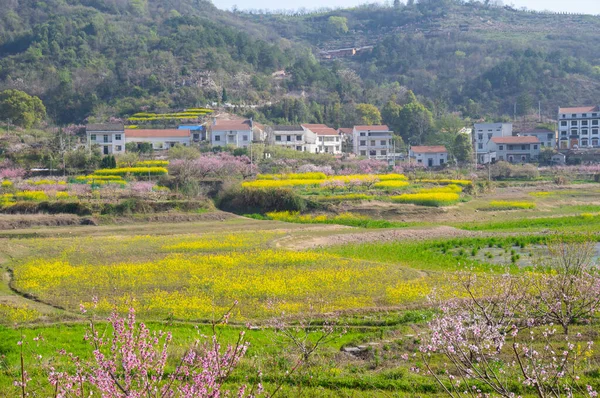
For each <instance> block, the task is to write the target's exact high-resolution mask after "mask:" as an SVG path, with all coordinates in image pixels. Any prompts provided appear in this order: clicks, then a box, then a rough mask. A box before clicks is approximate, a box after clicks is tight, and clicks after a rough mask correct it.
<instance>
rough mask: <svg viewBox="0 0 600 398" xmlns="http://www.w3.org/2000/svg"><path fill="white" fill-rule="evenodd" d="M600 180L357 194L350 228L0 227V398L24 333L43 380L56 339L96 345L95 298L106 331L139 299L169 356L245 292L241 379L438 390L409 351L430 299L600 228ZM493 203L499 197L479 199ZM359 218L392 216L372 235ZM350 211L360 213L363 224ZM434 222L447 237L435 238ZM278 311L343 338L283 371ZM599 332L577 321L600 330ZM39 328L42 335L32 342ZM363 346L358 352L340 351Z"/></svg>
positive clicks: (350, 390) (239, 221)
mask: <svg viewBox="0 0 600 398" xmlns="http://www.w3.org/2000/svg"><path fill="white" fill-rule="evenodd" d="M598 191H599V189H598V188H597V186H596V185H593V184H588V185H585V186H581V187H578V188H577V189H573V188H572V187H570V188H562V187H549V186H544V187H543V189H541V188H540V187H518V188H515V187H509V188H506V189H497V190H496V192H494V193H490V194H486V195H483V196H479V197H474V198H473V199H472V200H471V201H469V202H461V203H458V204H456V205H455V206H452V207H449V208H445V209H440V208H425V207H420V206H415V205H405V204H393V203H389V202H387V203H385V204H379V203H377V202H371V203H367V202H363V203H354V202H352V203H346V205H345V206H346V208H345V210H346V211H347V212H348V213H353V214H362V215H363V216H362V217H363V218H360V217H359V218H351V220H353V222H352V223H350V222H348V223H347V224H349V225H351V226H340V225H330V224H329V223H328V222H325V223H320V222H316V221H315V220H314V218H315V216H309V218H306V219H305V220H303V221H304V222H306V223H299V222H300V221H302V219H301V220H298V219H297V218H298V217H302V216H300V215H293V214H292V215H290V214H288V215H286V217H282V216H281V217H273V218H275V219H279V220H281V221H276V220H262V219H250V218H243V217H233V218H229V219H226V220H225V221H203V222H187V223H171V224H170V223H133V224H126V225H116V224H114V225H104V226H80V227H68V228H67V227H57V228H43V227H41V228H29V229H24V230H5V231H0V267H1V269H0V271H1V275H2V283H1V284H0V324H2V326H0V358H1V359H0V396H2V397H3V396H6V397H12V396H15V394H17V391H16V390H15V389H14V387H13V386H12V382H13V381H14V380H15V379H16V378H18V376H19V371H20V370H19V369H20V368H19V355H20V354H19V353H20V346H18V345H17V342H18V341H20V340H24V341H27V342H28V343H27V344H28V345H27V350H26V351H27V355H29V354H31V355H34V354H35V355H38V354H39V355H42V358H43V359H42V363H41V365H40V364H38V362H37V361H35V360H30V359H28V366H30V369H31V370H30V375H31V376H32V378H33V380H34V383H36V385H37V383H39V382H41V381H43V380H44V373H43V369H44V367H45V366H47V365H48V364H49V363H51V360H50V358H52V357H53V356H55V355H54V354H55V353H56V351H57V350H60V349H63V348H67V349H68V350H69V351H71V352H73V353H75V354H76V355H83V356H85V355H89V353H90V351H89V349H87V347H88V346H87V344H88V343H87V342H86V341H84V339H83V336H84V334H85V327H86V326H85V321H86V316H88V315H89V314H87V315H85V316H84V315H82V314H81V313H80V312H79V305H80V304H85V305H87V306H88V307H89V306H90V302H91V301H92V298H93V297H94V296H96V297H98V300H99V306H98V308H97V309H96V310H95V312H94V314H95V315H94V316H95V317H96V318H97V321H98V324H99V325H102V327H105V326H104V325H105V324H104V323H103V319H105V318H106V315H107V314H108V313H109V312H110V311H111V310H112V309H113V308H115V307H116V308H118V309H119V310H121V311H124V310H126V309H127V308H128V307H129V306H130V305H133V306H134V307H135V308H136V310H137V312H138V316H139V318H140V319H141V320H143V321H145V322H147V323H148V325H149V326H150V328H151V329H153V330H164V329H168V330H171V331H172V332H173V335H174V345H173V350H174V352H173V353H172V357H171V359H170V362H169V363H170V366H171V367H172V366H173V363H172V361H173V360H174V358H175V354H176V353H177V352H182V350H183V349H184V347H186V346H187V345H188V344H189V343H190V342H191V341H192V340H193V339H194V338H196V337H197V336H198V335H199V334H200V335H201V334H209V332H210V330H209V328H208V326H207V323H208V322H209V321H210V320H211V319H215V318H218V317H219V316H220V315H222V313H223V312H224V311H226V309H227V308H229V306H230V305H231V304H232V302H234V301H235V300H238V301H239V305H238V306H237V307H236V308H235V310H234V313H233V316H232V319H231V322H230V326H227V327H222V328H220V329H219V330H220V332H219V333H220V334H221V338H222V339H223V341H224V342H228V341H233V339H234V338H235V336H236V335H237V334H238V332H239V331H240V330H247V332H248V340H249V341H250V343H251V348H250V351H249V353H248V355H247V358H246V359H244V361H243V362H242V364H241V367H240V369H239V370H238V371H236V373H235V374H234V376H233V379H232V383H241V382H243V381H248V380H249V381H256V380H257V379H256V369H257V368H260V369H261V371H262V373H263V378H262V381H263V383H264V384H265V386H266V388H267V391H269V389H274V388H276V387H275V386H277V385H278V384H282V385H283V387H282V389H281V391H280V394H281V395H282V396H305V397H313V396H319V397H321V396H323V397H340V396H343V397H346V396H351V397H388V396H424V395H428V396H436V395H442V391H441V390H440V388H439V387H438V386H437V385H436V384H435V382H434V380H433V379H431V378H429V377H427V376H426V375H423V374H419V373H415V372H413V371H411V368H413V367H414V366H415V363H414V362H409V361H406V360H405V359H403V358H404V355H405V354H412V353H414V352H415V351H416V350H417V348H418V345H419V337H418V336H419V333H421V332H423V331H425V330H426V321H427V320H428V319H429V318H430V317H431V315H432V310H431V309H430V308H429V305H428V301H427V296H428V295H430V294H431V293H432V292H433V291H435V292H436V294H437V295H438V297H439V296H441V297H448V298H449V297H460V294H459V293H458V292H456V291H455V290H453V284H452V283H451V282H452V281H453V279H454V277H455V276H454V275H455V272H456V271H460V270H465V269H468V270H472V271H475V272H478V273H480V274H481V275H488V276H490V277H493V276H494V275H498V274H500V273H502V272H506V271H507V270H508V271H509V272H513V273H520V272H527V271H530V270H531V269H532V267H533V266H535V265H536V264H538V263H540V262H543V261H544V259H545V258H547V257H546V256H547V254H546V246H545V245H546V244H547V242H548V241H549V240H551V239H553V238H555V237H557V236H569V237H571V238H573V237H574V236H579V237H581V239H583V238H586V237H587V238H589V237H592V238H593V239H596V238H595V236H597V235H598V232H599V230H600V214H599V213H600V201H597V199H596V198H597V194H598ZM541 192H543V193H541ZM494 200H497V201H501V202H502V203H501V205H498V206H497V208H490V209H486V210H485V211H480V210H479V209H481V208H482V207H486V206H487V207H490V206H489V204H490V203H491V202H492V201H494ZM505 203H510V204H511V205H510V206H507V205H505ZM520 203H527V205H521V204H520ZM530 204H535V206H532V205H530ZM491 207H494V206H491ZM288 216H289V217H288ZM364 217H368V218H369V219H371V220H374V221H375V224H377V223H381V225H383V223H384V222H388V223H392V224H391V225H385V227H386V228H387V229H381V230H376V229H375V230H374V229H373V228H368V227H369V223H368V222H365V220H366V218H364ZM356 219H359V220H361V222H362V224H361V223H356V224H353V223H354V220H356ZM325 220H327V219H325ZM284 221H292V222H284ZM317 221H318V219H317ZM352 225H354V226H352ZM357 226H358V227H357ZM398 226H400V227H401V228H397V227H398ZM440 226H444V227H445V228H446V229H444V230H442V231H447V235H442V236H441V237H440V235H439V234H440V232H439V230H436V229H435V228H439V227H440ZM360 227H363V228H360ZM393 227H396V228H393ZM434 231H435V234H436V235H434V234H433V233H434ZM308 242H318V244H316V245H309V244H308ZM281 316H284V317H285V318H286V319H287V320H288V322H291V323H292V324H294V323H296V322H300V321H302V320H306V319H313V320H315V321H316V322H317V323H316V324H318V323H319V322H321V321H322V320H324V319H335V320H336V328H339V329H340V330H342V329H344V330H347V333H345V334H343V335H341V336H340V337H338V338H336V339H333V340H331V341H328V342H327V344H326V345H325V346H323V347H322V349H321V350H320V351H319V353H318V354H317V355H315V356H313V357H312V358H311V360H310V361H309V362H308V363H307V364H306V365H305V366H303V367H302V369H301V371H299V372H297V373H294V374H293V375H291V376H286V371H288V370H289V369H290V368H291V367H292V366H293V364H294V363H295V361H296V360H297V357H298V355H300V354H299V352H298V350H297V347H295V346H294V344H291V343H290V341H288V340H286V339H284V338H283V337H282V336H281V335H280V334H279V333H277V332H276V331H275V330H273V329H272V328H270V327H268V325H269V322H270V321H271V320H272V319H273V318H274V317H281ZM197 327H198V328H197ZM596 327H597V325H596V324H593V325H591V326H577V327H576V329H577V330H578V331H580V332H581V333H582V334H584V335H586V336H589V337H590V338H591V339H593V340H598V336H597V333H596V332H595V331H594V330H595V328H596ZM315 333H317V334H318V333H319V332H318V328H315ZM35 336H42V337H43V342H37V343H34V342H33V341H32V338H33V337H35ZM359 346H360V347H362V348H360V353H361V354H360V355H354V354H350V353H346V352H344V351H342V350H343V349H344V348H345V347H359ZM27 358H30V356H28V357H27ZM594 360H596V358H595V357H594ZM417 362H418V361H417ZM596 363H597V362H594V363H593V364H591V365H590V369H589V371H588V372H586V373H585V381H586V383H590V384H591V385H598V384H600V376H599V375H600V372H598V369H599V368H598V366H597V365H596ZM416 365H417V366H418V363H417V364H416ZM518 390H519V391H521V392H522V393H523V395H525V396H527V395H530V393H531V391H528V390H527V389H524V388H522V387H519V388H518ZM40 391H44V390H43V389H42V390H40ZM42 396H44V395H43V394H42Z"/></svg>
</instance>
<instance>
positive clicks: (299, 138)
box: [266, 126, 317, 153]
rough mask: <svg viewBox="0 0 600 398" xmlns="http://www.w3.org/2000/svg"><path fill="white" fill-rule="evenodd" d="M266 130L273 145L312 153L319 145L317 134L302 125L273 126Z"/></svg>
mask: <svg viewBox="0 0 600 398" xmlns="http://www.w3.org/2000/svg"><path fill="white" fill-rule="evenodd" d="M266 130H267V137H268V142H269V144H271V145H276V146H284V147H286V148H289V149H293V150H296V151H299V152H312V153H314V152H315V149H316V147H317V135H316V134H315V133H313V132H312V131H311V130H307V129H305V128H303V127H302V126H272V127H267V129H266Z"/></svg>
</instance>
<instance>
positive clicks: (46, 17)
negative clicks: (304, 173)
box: [0, 0, 600, 125]
mask: <svg viewBox="0 0 600 398" xmlns="http://www.w3.org/2000/svg"><path fill="white" fill-rule="evenodd" d="M4 3H6V4H7V6H6V8H5V10H4V11H3V12H2V13H0V89H5V88H17V89H20V90H23V91H26V92H28V93H29V94H34V95H37V96H39V97H40V98H42V100H43V101H44V104H45V105H46V107H47V108H48V115H49V116H50V117H51V118H52V119H53V120H54V121H55V122H57V123H59V124H65V123H70V122H82V121H84V120H85V119H86V118H88V117H89V116H92V117H94V118H95V119H98V120H102V119H107V118H108V117H110V116H126V115H131V114H133V113H135V112H139V111H155V112H160V111H167V110H177V109H183V108H186V107H191V106H203V105H205V104H206V103H209V102H218V101H220V100H221V95H222V92H223V88H226V91H227V96H228V99H229V101H230V102H233V103H252V104H266V103H268V102H270V101H272V102H274V103H276V105H274V106H266V107H264V108H262V109H260V110H258V111H254V112H250V113H249V114H252V115H253V116H255V117H257V118H259V119H264V120H267V119H269V120H275V121H278V122H309V121H313V122H326V123H330V124H333V125H342V124H349V123H351V122H352V115H350V116H348V114H349V113H351V112H352V110H353V106H354V105H353V104H356V103H372V104H374V105H376V106H378V107H380V108H382V107H383V106H384V105H385V104H386V103H387V102H388V101H389V100H390V98H391V99H396V101H398V102H399V103H402V98H403V96H404V95H405V94H406V93H407V90H412V91H414V92H415V94H416V95H417V96H418V97H419V99H420V100H421V102H423V103H424V104H425V105H426V106H427V107H428V108H429V109H430V110H431V111H432V113H433V115H434V116H435V117H441V116H442V115H444V114H447V113H449V112H456V111H460V112H462V114H463V115H464V116H468V117H472V118H479V117H484V116H490V117H499V116H502V115H511V116H512V113H513V111H514V104H515V103H517V112H518V113H519V114H525V113H528V112H531V111H533V110H537V106H538V102H540V103H541V106H542V111H543V113H544V114H545V115H547V116H551V117H552V116H555V113H556V108H557V107H558V106H559V105H576V104H595V103H599V102H600V98H599V97H600V95H599V94H598V93H599V92H600V91H599V88H600V67H599V66H598V65H600V59H599V58H600V55H599V54H600V51H599V50H600V43H599V42H598V40H597V37H598V32H599V31H600V18H599V17H595V16H583V15H560V14H544V13H533V12H524V11H517V10H513V9H511V8H508V7H492V6H486V5H483V4H481V3H476V2H472V3H463V2H461V1H458V0H421V1H419V2H417V4H413V5H403V4H396V6H395V7H385V6H376V5H369V6H363V7H357V8H354V9H348V10H336V11H329V12H322V13H307V14H301V13H297V14H293V13H290V15H279V14H260V13H249V12H245V13H242V12H235V13H233V12H227V11H220V10H218V9H216V8H215V7H214V6H213V5H212V4H211V3H210V2H208V1H205V0H176V1H175V0H41V1H37V0H35V1H34V0H7V1H5V2H4ZM361 46H373V49H372V51H364V52H360V53H359V54H357V55H355V56H353V57H343V58H339V59H336V60H319V52H320V51H322V50H334V49H339V48H345V47H361ZM282 69H285V70H286V71H287V77H285V78H280V77H279V78H277V77H273V76H272V75H273V73H274V72H276V71H278V70H282ZM284 97H289V98H287V99H286V100H285V101H284V102H282V101H281V100H282V98H284ZM384 121H385V120H384Z"/></svg>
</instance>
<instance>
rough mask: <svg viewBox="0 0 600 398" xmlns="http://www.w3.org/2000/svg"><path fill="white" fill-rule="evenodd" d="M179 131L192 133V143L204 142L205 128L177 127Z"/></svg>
mask: <svg viewBox="0 0 600 398" xmlns="http://www.w3.org/2000/svg"><path fill="white" fill-rule="evenodd" d="M177 128H178V129H179V130H190V132H191V133H192V142H202V141H206V128H205V127H204V126H200V125H191V126H179V127H177Z"/></svg>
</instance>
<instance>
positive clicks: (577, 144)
mask: <svg viewBox="0 0 600 398" xmlns="http://www.w3.org/2000/svg"><path fill="white" fill-rule="evenodd" d="M599 129H600V107H598V106H597V105H594V106H582V107H578V108H559V109H558V148H559V149H583V148H598V147H600V132H599Z"/></svg>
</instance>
